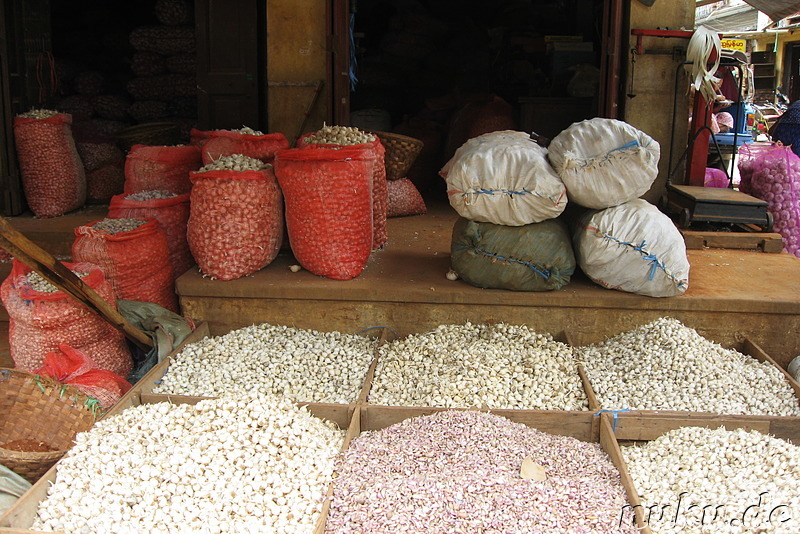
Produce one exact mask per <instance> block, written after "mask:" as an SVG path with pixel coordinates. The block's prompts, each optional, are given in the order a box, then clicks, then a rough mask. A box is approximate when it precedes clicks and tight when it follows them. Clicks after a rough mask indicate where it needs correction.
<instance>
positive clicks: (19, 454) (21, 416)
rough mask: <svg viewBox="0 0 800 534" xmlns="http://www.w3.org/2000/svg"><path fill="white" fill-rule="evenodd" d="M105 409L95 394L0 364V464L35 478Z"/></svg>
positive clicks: (25, 476)
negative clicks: (88, 394)
mask: <svg viewBox="0 0 800 534" xmlns="http://www.w3.org/2000/svg"><path fill="white" fill-rule="evenodd" d="M102 413H103V412H102V408H101V407H100V403H99V402H98V401H97V400H95V399H93V398H91V397H87V396H86V395H84V394H83V393H81V392H80V391H79V390H78V389H76V388H74V387H72V386H67V385H64V384H61V383H59V382H56V381H55V380H52V379H50V378H47V377H43V376H39V375H35V374H32V373H28V372H25V371H21V370H19V369H6V368H0V464H2V465H4V466H6V467H7V468H9V469H11V470H12V471H14V472H15V473H17V474H18V475H20V476H22V477H23V478H25V479H26V480H28V481H29V482H31V483H33V482H36V480H38V479H39V478H40V477H41V476H42V475H43V474H44V473H45V472H47V470H48V469H50V468H51V467H52V466H53V465H54V464H55V463H56V462H57V461H58V460H60V459H61V457H62V456H64V454H65V453H66V452H67V450H69V449H70V448H71V447H72V446H73V444H74V439H75V436H76V434H78V433H79V432H84V431H87V430H89V429H90V428H92V426H93V425H94V423H95V421H96V420H97V419H98V418H99V417H100V416H101V415H102ZM31 449H44V450H42V451H35V450H33V451H32V450H31ZM48 449H49V450H48Z"/></svg>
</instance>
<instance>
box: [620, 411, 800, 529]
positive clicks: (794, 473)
mask: <svg viewBox="0 0 800 534" xmlns="http://www.w3.org/2000/svg"><path fill="white" fill-rule="evenodd" d="M622 456H623V458H624V460H625V463H626V464H627V466H628V471H629V472H630V475H631V478H632V479H633V483H634V486H635V487H636V490H637V491H638V493H639V496H640V498H641V500H642V505H643V507H644V508H643V511H644V513H645V519H646V520H648V521H647V522H648V523H649V526H650V527H651V528H652V529H653V532H657V533H659V534H672V533H679V532H680V533H692V534H712V533H713V534H723V533H729V532H730V533H737V534H740V533H743V532H761V533H775V534H795V533H797V532H800V486H798V483H797V481H798V480H800V447H798V446H797V445H793V444H791V443H789V442H788V441H785V440H782V439H778V438H775V437H773V436H768V435H765V434H762V433H760V432H757V431H754V430H751V431H748V430H742V429H737V430H726V429H725V428H718V429H713V430H712V429H707V428H699V427H683V428H679V429H676V430H672V431H669V432H667V433H666V434H664V435H662V436H661V437H659V438H658V439H656V440H654V441H651V442H648V443H646V444H644V445H634V446H624V447H622Z"/></svg>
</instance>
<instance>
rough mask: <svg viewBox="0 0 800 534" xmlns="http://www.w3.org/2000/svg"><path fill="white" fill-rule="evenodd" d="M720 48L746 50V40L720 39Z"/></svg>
mask: <svg viewBox="0 0 800 534" xmlns="http://www.w3.org/2000/svg"><path fill="white" fill-rule="evenodd" d="M722 48H724V49H725V50H739V51H741V52H747V41H745V40H744V39H722Z"/></svg>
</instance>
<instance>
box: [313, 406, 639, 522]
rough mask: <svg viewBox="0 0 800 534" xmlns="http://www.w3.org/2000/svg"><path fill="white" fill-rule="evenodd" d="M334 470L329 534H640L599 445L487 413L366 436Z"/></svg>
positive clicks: (461, 413) (412, 423)
mask: <svg viewBox="0 0 800 534" xmlns="http://www.w3.org/2000/svg"><path fill="white" fill-rule="evenodd" d="M337 472H338V475H337V478H336V479H335V482H334V492H333V497H332V500H331V506H330V512H329V515H328V521H327V524H326V529H325V532H326V534H338V533H345V532H347V533H358V532H364V533H366V532H369V533H372V534H379V533H398V532H435V533H440V532H441V533H444V532H447V533H477V532H481V533H483V534H489V533H500V532H527V533H545V532H548V533H549V532H569V533H571V534H580V533H586V534H589V533H592V534H600V533H618V534H631V533H634V532H637V530H636V527H635V526H634V525H633V524H632V519H631V517H630V514H629V513H627V511H629V510H630V509H631V508H630V506H628V502H627V498H626V494H625V491H624V489H623V487H622V484H621V482H620V475H619V472H618V471H617V469H616V468H615V467H614V465H613V464H612V462H611V460H610V459H609V457H608V456H607V455H606V453H605V452H603V450H602V449H601V447H600V445H598V444H597V443H587V442H583V441H580V440H578V439H575V438H571V437H565V436H557V435H553V434H548V433H544V432H540V431H538V430H535V429H533V428H529V427H527V426H525V425H523V424H520V423H515V422H512V421H510V420H508V419H506V418H504V417H501V416H498V415H494V414H490V413H487V412H480V411H474V410H450V411H442V412H438V413H436V414H433V415H428V416H420V417H414V418H411V419H407V420H405V421H403V422H402V423H398V424H395V425H393V426H390V427H387V428H385V429H383V430H379V431H372V432H366V433H364V434H362V435H361V436H359V437H357V438H356V439H354V440H353V442H352V444H351V446H350V447H349V448H348V450H347V451H346V452H344V453H343V456H342V457H341V458H340V460H339V461H338V468H337Z"/></svg>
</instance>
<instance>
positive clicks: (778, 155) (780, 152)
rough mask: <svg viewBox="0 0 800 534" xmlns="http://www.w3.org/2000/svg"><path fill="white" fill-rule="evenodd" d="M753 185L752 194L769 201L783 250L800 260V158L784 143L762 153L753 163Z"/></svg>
mask: <svg viewBox="0 0 800 534" xmlns="http://www.w3.org/2000/svg"><path fill="white" fill-rule="evenodd" d="M750 185H751V187H752V193H750V194H751V195H753V196H755V197H758V198H760V199H762V200H765V201H766V202H767V209H768V210H769V212H770V213H771V214H772V218H773V227H774V228H775V231H776V232H778V233H779V234H781V237H782V238H783V247H784V248H785V249H786V250H787V251H788V252H789V253H790V254H794V255H795V256H798V257H800V157H798V156H797V154H795V153H794V152H793V151H792V149H791V147H789V146H784V145H781V144H778V145H775V147H774V148H773V149H772V150H765V151H763V152H761V154H759V155H758V156H757V157H756V158H755V160H754V162H753V175H752V181H751V184H750Z"/></svg>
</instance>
